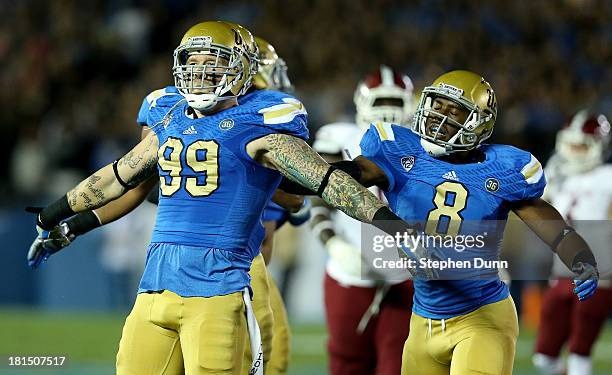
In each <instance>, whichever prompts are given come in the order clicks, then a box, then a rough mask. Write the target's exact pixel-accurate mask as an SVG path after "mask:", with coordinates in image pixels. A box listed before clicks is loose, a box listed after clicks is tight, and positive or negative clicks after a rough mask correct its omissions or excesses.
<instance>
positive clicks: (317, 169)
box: [247, 134, 385, 223]
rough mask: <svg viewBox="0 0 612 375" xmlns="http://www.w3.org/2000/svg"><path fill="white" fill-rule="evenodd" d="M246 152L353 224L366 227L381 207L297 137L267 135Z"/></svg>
mask: <svg viewBox="0 0 612 375" xmlns="http://www.w3.org/2000/svg"><path fill="white" fill-rule="evenodd" d="M247 150H249V154H251V155H253V156H255V158H254V159H255V160H257V161H260V162H262V164H264V165H267V166H269V167H272V168H274V169H277V170H278V171H279V172H281V173H282V174H283V175H284V176H285V177H287V178H289V179H290V180H292V181H294V182H296V183H298V184H300V185H302V186H303V187H305V188H307V189H310V190H312V191H315V192H318V194H319V195H320V196H321V197H322V198H323V199H324V200H325V202H327V204H329V205H331V206H332V207H335V208H338V209H339V210H342V211H343V212H345V213H346V214H347V215H349V216H351V217H353V218H355V219H357V220H360V221H363V222H367V223H370V222H372V220H373V218H374V214H375V213H376V211H378V210H379V209H380V208H382V207H384V206H385V205H384V204H383V203H382V202H381V201H379V200H378V199H376V197H375V196H374V194H372V193H371V192H370V191H368V189H366V188H365V187H363V186H362V185H360V184H359V183H358V182H357V181H355V180H354V179H353V178H352V177H351V176H349V175H348V174H347V173H345V172H343V171H341V170H334V169H333V168H332V169H330V165H329V164H327V162H325V160H323V158H321V156H320V155H319V154H317V153H316V152H315V151H314V150H313V149H312V148H310V146H308V144H307V143H306V142H304V141H303V140H301V139H299V138H297V137H294V136H291V135H286V134H270V135H267V136H265V137H263V138H260V139H258V140H256V141H253V142H251V143H250V144H249V145H248V147H247Z"/></svg>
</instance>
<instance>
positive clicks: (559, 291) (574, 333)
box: [533, 110, 612, 375]
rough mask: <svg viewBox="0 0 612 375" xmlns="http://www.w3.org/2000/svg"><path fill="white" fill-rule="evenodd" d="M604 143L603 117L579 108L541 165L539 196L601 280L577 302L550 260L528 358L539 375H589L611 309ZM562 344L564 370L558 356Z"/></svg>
mask: <svg viewBox="0 0 612 375" xmlns="http://www.w3.org/2000/svg"><path fill="white" fill-rule="evenodd" d="M609 142H610V123H609V122H608V120H607V119H606V117H605V116H604V115H603V114H595V113H591V112H589V111H587V110H582V111H580V112H578V113H576V114H575V115H574V116H573V117H572V119H571V121H570V122H569V124H568V126H567V127H565V128H564V129H562V130H561V131H559V133H558V135H557V144H556V149H555V153H554V155H553V156H552V157H551V158H550V160H549V162H548V164H547V165H546V169H545V173H546V177H547V179H548V186H547V188H546V190H545V193H544V198H545V199H546V200H548V201H549V202H550V203H551V204H552V205H553V206H554V207H555V208H556V209H557V210H559V212H560V213H561V214H562V215H563V216H564V217H565V219H566V220H567V221H569V222H571V224H572V225H573V226H574V227H575V228H576V230H577V231H578V232H580V234H581V235H583V236H584V238H585V239H586V240H587V242H588V243H589V245H590V246H591V249H592V250H593V253H594V254H595V257H596V259H597V262H598V264H599V269H600V272H601V282H600V284H599V290H598V292H597V293H596V294H595V295H594V296H593V298H591V299H589V300H587V301H584V302H582V303H578V300H577V299H576V297H575V296H574V294H573V293H572V289H573V288H574V285H573V284H572V277H573V275H572V273H571V272H570V271H569V270H567V268H566V267H565V266H564V265H563V264H562V263H561V261H560V260H559V259H558V258H557V257H555V259H554V263H553V269H552V275H551V276H552V277H551V281H550V288H549V289H548V290H547V291H546V293H545V295H544V300H543V303H542V313H541V314H542V318H541V326H540V330H539V332H538V338H537V342H536V354H535V355H534V358H533V359H534V364H535V365H536V367H537V368H538V369H540V371H541V372H542V373H543V374H547V375H557V374H566V373H567V374H568V375H589V374H591V369H592V361H591V350H592V348H593V345H594V343H595V341H596V340H597V336H598V335H599V333H600V332H601V329H602V327H603V325H604V323H605V320H606V318H607V316H608V314H609V312H610V311H611V309H612V288H611V287H612V285H610V271H611V270H612V251H611V249H610V244H609V240H610V238H611V236H612V230H611V229H612V228H611V227H610V224H609V221H608V220H609V219H610V218H611V214H612V165H609V164H604V162H605V158H606V156H607V151H608V146H609ZM566 343H567V344H568V351H569V356H568V362H567V366H566V365H565V364H564V363H563V359H562V358H561V357H560V351H561V348H562V347H563V345H564V344H566ZM566 367H567V368H566ZM566 371H567V372H566Z"/></svg>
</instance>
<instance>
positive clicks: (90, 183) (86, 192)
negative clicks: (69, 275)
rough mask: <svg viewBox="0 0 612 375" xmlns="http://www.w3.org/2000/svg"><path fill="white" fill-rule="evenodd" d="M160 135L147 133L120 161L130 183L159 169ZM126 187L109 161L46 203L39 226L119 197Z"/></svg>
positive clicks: (121, 171)
mask: <svg viewBox="0 0 612 375" xmlns="http://www.w3.org/2000/svg"><path fill="white" fill-rule="evenodd" d="M157 148H158V140H157V136H156V135H155V134H153V133H151V134H149V135H147V136H146V137H145V138H144V139H143V140H142V141H141V142H140V143H139V144H137V145H136V146H135V147H134V148H133V149H132V150H131V151H130V152H129V153H128V154H126V155H125V156H123V157H122V158H121V159H119V160H118V162H117V174H118V177H119V178H120V179H121V180H122V181H123V182H124V183H125V184H127V185H130V186H137V185H138V184H140V183H141V182H143V181H145V180H147V179H148V178H149V177H151V176H152V175H153V174H154V173H156V172H157V169H156V166H157ZM126 191H127V189H126V187H125V186H124V184H122V183H121V182H120V181H119V180H118V179H117V176H116V175H115V172H114V170H113V165H112V164H109V165H107V166H105V167H103V168H102V169H100V170H99V171H97V172H95V173H94V174H92V175H91V176H90V177H89V178H87V179H86V180H84V181H82V182H81V183H80V184H78V185H77V186H76V187H75V188H74V189H72V190H70V191H69V192H68V193H67V194H66V196H65V197H62V198H60V199H59V200H58V201H57V202H55V203H52V204H51V205H49V206H47V207H46V208H45V209H44V210H43V211H42V212H41V213H40V215H39V223H38V224H39V226H40V227H41V228H43V229H51V228H53V227H54V226H56V225H57V224H59V222H60V221H61V220H63V219H66V218H68V217H70V216H72V215H74V214H75V213H78V212H82V211H86V210H91V209H94V208H98V207H101V206H103V205H104V204H106V203H108V202H110V201H112V200H114V199H116V198H118V197H120V196H121V195H123V194H125V192H126Z"/></svg>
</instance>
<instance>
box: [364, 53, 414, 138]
mask: <svg viewBox="0 0 612 375" xmlns="http://www.w3.org/2000/svg"><path fill="white" fill-rule="evenodd" d="M353 101H354V102H355V108H356V110H357V115H356V118H355V120H356V122H357V125H359V127H360V128H362V129H364V130H366V129H367V128H368V127H369V126H370V124H372V123H376V122H379V121H382V122H391V123H394V124H398V125H408V124H409V123H410V119H411V116H412V113H413V112H414V95H413V85H412V81H411V80H410V78H409V77H408V76H407V75H404V74H400V73H398V72H395V71H393V69H391V68H389V67H388V66H386V65H381V66H380V67H379V69H378V71H376V72H374V73H372V74H369V75H367V76H366V77H365V79H364V80H362V81H361V82H359V84H358V85H357V89H356V90H355V94H354V95H353Z"/></svg>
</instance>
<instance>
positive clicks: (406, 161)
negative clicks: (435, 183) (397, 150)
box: [400, 155, 414, 172]
mask: <svg viewBox="0 0 612 375" xmlns="http://www.w3.org/2000/svg"><path fill="white" fill-rule="evenodd" d="M400 163H402V167H404V170H405V171H406V172H410V170H411V169H412V167H414V156H412V155H410V156H404V157H403V158H402V159H401V160H400Z"/></svg>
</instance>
